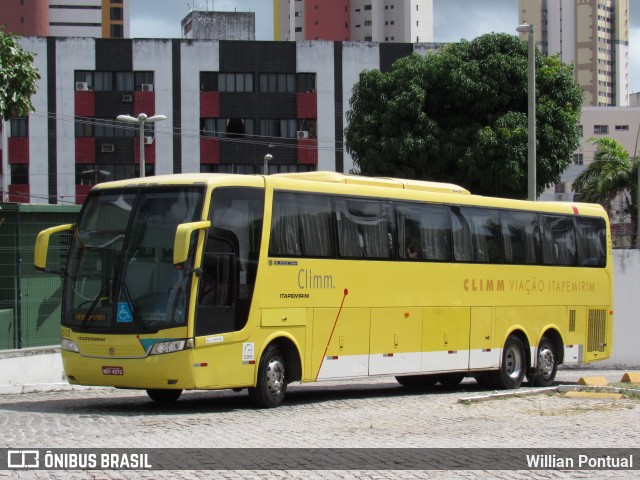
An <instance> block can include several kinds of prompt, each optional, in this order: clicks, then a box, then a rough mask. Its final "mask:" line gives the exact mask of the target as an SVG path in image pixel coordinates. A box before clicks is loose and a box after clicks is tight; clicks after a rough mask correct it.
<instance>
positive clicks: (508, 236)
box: [502, 212, 540, 264]
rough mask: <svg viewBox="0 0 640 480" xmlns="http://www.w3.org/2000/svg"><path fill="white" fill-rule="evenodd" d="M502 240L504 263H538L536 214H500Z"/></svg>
mask: <svg viewBox="0 0 640 480" xmlns="http://www.w3.org/2000/svg"><path fill="white" fill-rule="evenodd" d="M502 240H503V245H504V261H505V263H517V264H536V263H540V231H539V228H538V215H537V214H535V213H530V212H502Z"/></svg>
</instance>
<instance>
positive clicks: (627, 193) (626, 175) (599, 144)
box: [573, 137, 638, 233]
mask: <svg viewBox="0 0 640 480" xmlns="http://www.w3.org/2000/svg"><path fill="white" fill-rule="evenodd" d="M589 142H591V143H593V144H594V145H595V146H596V152H595V154H594V157H593V159H594V161H593V162H591V163H590V164H589V166H587V168H585V169H584V170H583V171H582V173H580V175H578V176H577V177H576V179H575V180H574V182H573V190H574V191H576V192H580V199H581V200H582V201H585V202H591V203H599V204H601V205H602V206H603V207H604V208H605V210H607V213H608V214H609V216H611V215H612V214H613V213H614V212H613V209H612V203H613V201H614V200H615V199H616V198H618V197H619V198H620V200H621V204H622V210H623V213H626V214H628V215H630V216H631V223H632V225H633V232H634V233H635V232H637V231H638V224H637V221H638V160H637V159H636V160H635V161H632V160H631V159H630V158H629V152H627V150H626V149H625V148H624V147H623V146H622V145H620V144H619V143H618V142H617V141H616V140H614V139H613V138H609V137H599V138H590V139H589Z"/></svg>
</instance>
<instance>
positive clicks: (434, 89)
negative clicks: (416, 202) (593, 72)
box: [345, 34, 582, 198]
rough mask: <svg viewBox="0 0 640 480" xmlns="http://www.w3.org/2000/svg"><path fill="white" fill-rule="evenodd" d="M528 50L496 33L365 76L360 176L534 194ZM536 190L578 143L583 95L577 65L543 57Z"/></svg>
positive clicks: (350, 142) (554, 178)
mask: <svg viewBox="0 0 640 480" xmlns="http://www.w3.org/2000/svg"><path fill="white" fill-rule="evenodd" d="M527 65H528V63H527V44H526V43H525V42H522V41H521V40H520V39H519V38H517V37H515V36H513V35H507V34H488V35H483V36H481V37H478V38H476V39H475V40H473V41H471V42H468V41H462V42H460V43H457V44H451V45H448V46H446V47H444V48H443V49H442V50H441V51H440V52H439V53H437V54H432V55H427V56H420V55H415V54H414V55H411V56H408V57H404V58H402V59H400V60H398V61H396V63H395V64H394V65H393V67H392V69H391V71H389V72H385V73H382V72H380V71H378V70H372V71H366V72H363V73H361V75H360V79H359V81H358V83H357V84H356V85H355V86H354V89H353V95H352V98H351V103H350V110H349V112H347V118H348V121H349V125H348V127H347V128H346V131H345V138H346V148H347V151H348V152H349V153H350V154H351V155H352V157H353V159H354V163H355V165H356V166H357V168H358V169H359V171H360V172H361V173H362V174H366V175H382V176H396V177H407V178H416V179H426V180H437V181H448V182H454V183H458V184H460V185H462V186H464V187H466V188H469V189H470V190H471V191H472V192H474V193H479V194H487V195H499V196H505V197H512V198H526V196H527V71H528V70H527ZM536 65H537V68H536V91H537V102H536V103H537V179H538V185H537V191H538V193H541V192H542V191H543V190H544V189H545V188H546V187H547V186H549V185H551V184H553V183H557V182H558V181H559V180H560V175H561V173H562V172H563V171H564V170H565V169H566V168H567V167H568V166H569V165H570V163H571V157H572V153H573V151H574V150H575V149H576V148H577V147H578V145H579V139H580V131H579V127H578V123H579V120H580V110H581V107H582V91H581V90H580V87H579V86H578V85H577V84H576V82H575V81H574V79H573V69H572V67H570V66H568V65H565V64H563V63H562V62H560V61H559V60H558V58H556V57H545V56H543V55H542V54H541V53H540V52H539V51H538V52H537V53H536Z"/></svg>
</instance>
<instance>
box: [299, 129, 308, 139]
mask: <svg viewBox="0 0 640 480" xmlns="http://www.w3.org/2000/svg"><path fill="white" fill-rule="evenodd" d="M296 134H297V135H296V136H297V137H298V138H309V132H308V131H307V130H299V131H298V132H296Z"/></svg>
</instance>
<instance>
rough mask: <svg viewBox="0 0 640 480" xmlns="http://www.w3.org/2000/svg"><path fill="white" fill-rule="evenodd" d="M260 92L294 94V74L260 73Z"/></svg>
mask: <svg viewBox="0 0 640 480" xmlns="http://www.w3.org/2000/svg"><path fill="white" fill-rule="evenodd" d="M260 92H263V93H295V92H296V75H295V74H294V73H288V74H285V73H261V74H260Z"/></svg>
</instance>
